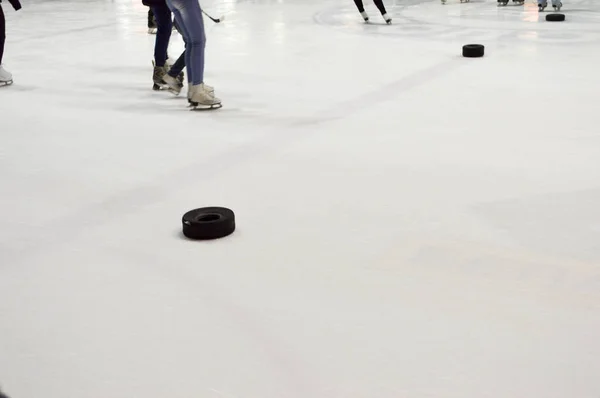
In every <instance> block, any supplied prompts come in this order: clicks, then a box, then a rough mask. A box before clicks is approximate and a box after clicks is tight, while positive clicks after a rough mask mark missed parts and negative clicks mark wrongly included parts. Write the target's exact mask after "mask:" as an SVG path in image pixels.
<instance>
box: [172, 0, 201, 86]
mask: <svg viewBox="0 0 600 398" xmlns="http://www.w3.org/2000/svg"><path fill="white" fill-rule="evenodd" d="M167 3H168V4H169V7H170V8H171V10H172V11H173V14H174V15H175V21H177V24H178V25H179V27H180V29H181V30H182V31H183V35H184V38H185V41H186V51H185V52H186V67H187V69H188V80H189V81H190V82H191V83H192V85H198V84H201V83H204V48H205V46H206V35H205V33H204V20H203V18H202V10H201V9H200V4H199V3H198V1H197V0H168V1H167Z"/></svg>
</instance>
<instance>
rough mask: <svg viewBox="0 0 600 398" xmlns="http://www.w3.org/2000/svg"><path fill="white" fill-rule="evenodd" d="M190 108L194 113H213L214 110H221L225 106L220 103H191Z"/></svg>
mask: <svg viewBox="0 0 600 398" xmlns="http://www.w3.org/2000/svg"><path fill="white" fill-rule="evenodd" d="M189 107H190V108H191V110H192V111H212V110H216V109H221V108H222V107H223V104H221V103H218V104H213V105H203V104H199V103H194V102H191V103H190V104H189Z"/></svg>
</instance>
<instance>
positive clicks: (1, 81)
mask: <svg viewBox="0 0 600 398" xmlns="http://www.w3.org/2000/svg"><path fill="white" fill-rule="evenodd" d="M8 1H9V3H10V4H11V5H12V6H13V8H14V9H15V11H19V10H20V9H21V3H20V2H19V0H8ZM1 2H2V0H0V3H1ZM5 42H6V19H5V18H4V10H3V9H2V5H0V86H10V85H11V84H12V83H13V76H12V74H11V73H10V72H9V71H7V70H6V69H4V66H3V65H2V58H3V57H4V43H5ZM0 395H1V392H0ZM0 398H2V397H1V396H0Z"/></svg>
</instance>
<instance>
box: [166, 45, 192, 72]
mask: <svg viewBox="0 0 600 398" xmlns="http://www.w3.org/2000/svg"><path fill="white" fill-rule="evenodd" d="M186 46H187V45H186ZM184 69H185V50H184V51H183V53H181V55H180V56H179V58H177V61H175V63H174V64H173V66H171V69H170V70H169V72H168V74H169V76H171V77H177V76H179V74H180V73H181V72H183V70H184Z"/></svg>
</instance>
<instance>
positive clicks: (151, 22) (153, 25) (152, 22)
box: [148, 8, 158, 35]
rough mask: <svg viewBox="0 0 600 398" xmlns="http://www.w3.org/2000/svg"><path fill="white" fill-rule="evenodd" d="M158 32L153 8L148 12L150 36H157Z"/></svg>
mask: <svg viewBox="0 0 600 398" xmlns="http://www.w3.org/2000/svg"><path fill="white" fill-rule="evenodd" d="M157 30H158V25H156V19H155V18H154V12H153V11H152V8H150V9H149V10H148V34H149V35H155V34H156V31H157Z"/></svg>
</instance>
